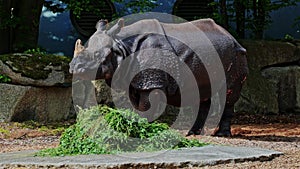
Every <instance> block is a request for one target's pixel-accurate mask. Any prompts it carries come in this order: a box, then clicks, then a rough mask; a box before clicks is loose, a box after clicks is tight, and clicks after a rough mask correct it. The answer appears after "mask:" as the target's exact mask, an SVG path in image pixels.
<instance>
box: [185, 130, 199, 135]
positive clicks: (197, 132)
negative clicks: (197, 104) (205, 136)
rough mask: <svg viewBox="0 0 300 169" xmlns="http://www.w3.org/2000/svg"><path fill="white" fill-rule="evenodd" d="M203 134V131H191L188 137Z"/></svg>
mask: <svg viewBox="0 0 300 169" xmlns="http://www.w3.org/2000/svg"><path fill="white" fill-rule="evenodd" d="M200 134H201V130H190V131H189V132H188V133H187V134H186V136H190V135H200Z"/></svg>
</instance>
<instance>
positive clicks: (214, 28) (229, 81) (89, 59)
mask: <svg viewBox="0 0 300 169" xmlns="http://www.w3.org/2000/svg"><path fill="white" fill-rule="evenodd" d="M190 24H192V25H194V26H195V27H196V28H197V29H198V30H200V31H201V32H202V33H204V35H205V36H206V37H207V38H208V40H209V42H210V43H211V44H212V46H213V47H214V49H215V50H216V52H217V54H218V58H219V59H220V60H221V63H222V66H223V67H222V70H223V71H224V72H225V76H226V81H225V82H223V81H219V82H213V83H219V84H222V83H225V86H226V89H225V90H226V91H227V92H226V102H225V108H224V112H223V114H222V117H221V120H220V123H219V127H218V129H217V131H216V132H215V133H214V135H216V136H231V127H230V126H231V119H232V116H233V112H234V104H235V103H236V102H237V100H238V98H239V96H240V92H241V89H242V85H243V83H244V81H245V79H246V76H247V74H248V66H247V60H246V50H245V49H244V48H243V47H242V46H241V45H240V44H239V43H238V42H237V40H235V39H234V38H233V37H232V36H231V35H230V34H229V33H228V32H227V31H226V30H225V29H223V28H222V27H221V26H219V25H217V24H216V23H215V22H214V21H213V20H212V19H200V20H195V21H192V22H190V23H189V22H187V23H178V24H171V23H168V24H167V23H161V22H159V21H158V20H156V19H144V20H140V21H137V22H135V23H133V24H130V25H127V26H124V20H123V19H120V20H119V21H118V22H117V23H116V24H115V25H114V26H112V27H111V28H110V29H107V22H106V21H105V20H100V21H99V22H98V23H97V25H96V28H97V31H96V32H95V33H94V34H93V35H92V36H91V37H90V38H89V40H88V41H87V42H86V44H85V46H83V45H82V44H81V40H77V41H76V44H75V50H74V58H73V59H72V61H71V63H70V73H72V74H73V75H76V76H77V77H81V78H82V79H90V80H94V79H105V80H106V82H107V83H108V84H109V85H110V82H111V80H112V78H113V76H114V73H115V71H116V70H117V69H118V67H119V66H120V64H121V63H122V61H123V60H124V59H126V57H128V56H129V55H131V54H135V55H134V57H133V60H135V61H134V62H135V64H138V65H140V66H141V65H143V63H144V62H147V60H149V59H150V58H153V57H154V58H155V57H156V55H155V54H154V53H155V52H154V53H153V54H152V55H151V52H150V53H149V52H146V53H145V52H139V51H142V50H146V49H161V50H164V51H169V52H171V53H174V55H172V56H170V59H168V63H164V62H160V63H158V64H160V65H162V66H164V67H167V68H169V67H170V69H173V68H174V67H176V64H178V62H180V61H181V62H184V63H185V65H187V66H188V67H189V68H190V70H191V71H192V73H193V75H194V78H195V80H196V82H197V85H198V89H199V93H200V99H199V101H200V107H199V109H198V110H199V112H198V115H197V118H196V121H195V123H194V124H193V127H192V128H191V129H190V131H189V132H188V134H187V135H192V134H195V135H197V134H200V133H201V130H202V128H203V126H204V121H205V119H206V117H207V114H208V109H209V106H210V104H211V96H212V93H211V83H212V82H211V81H210V77H209V75H208V72H207V70H206V68H207V67H206V66H205V65H204V64H203V62H202V60H201V58H199V57H197V56H195V55H196V54H195V52H194V51H193V50H192V49H191V48H190V47H189V45H188V44H186V43H182V42H181V39H180V38H181V35H182V34H186V33H189V36H193V35H195V34H196V32H191V31H193V30H192V29H190V28H189V25H190ZM171 35H175V36H171ZM177 35H178V36H177ZM184 36H187V35H184ZM184 36H182V38H184ZM190 39H192V41H193V42H191V43H190V44H192V45H193V46H194V47H195V48H201V50H203V49H204V50H205V48H206V47H205V45H207V44H206V42H204V43H203V42H202V43H201V41H202V39H195V38H190ZM186 40H189V38H186ZM187 43H189V42H187ZM204 53H205V51H204ZM206 53H207V54H208V55H209V53H210V51H208V52H206ZM174 56H175V57H174ZM152 61H153V59H152ZM129 63H130V62H129ZM210 66H212V67H213V66H214V65H213V64H212V65H210ZM216 66H217V65H216ZM133 67H134V66H133V65H132V66H131V65H129V66H128V68H127V69H128V70H127V71H129V72H130V71H131V70H130V69H131V68H133ZM173 71H175V74H176V73H177V74H178V73H181V74H182V73H184V72H178V71H177V72H176V69H175V70H173ZM91 72H94V73H91ZM181 77H184V75H181V76H179V79H180V78H181ZM176 80H178V79H176V77H170V74H168V73H165V72H164V71H162V70H159V69H147V70H143V71H142V73H139V74H138V75H136V76H135V77H134V78H133V79H132V81H131V82H130V84H129V88H130V90H129V96H130V99H131V102H132V104H133V105H134V106H135V107H136V108H137V109H138V110H140V111H145V110H147V109H149V107H150V101H149V94H150V93H151V91H153V90H155V89H160V90H162V91H164V93H165V95H166V98H167V103H168V104H170V105H173V106H180V101H181V97H180V90H179V88H180V87H179V84H177V83H176ZM183 84H186V85H188V84H189V83H188V82H185V83H183ZM127 87H128V86H127ZM187 92H194V91H193V90H190V91H187ZM190 103H191V104H192V103H193V100H191V101H190Z"/></svg>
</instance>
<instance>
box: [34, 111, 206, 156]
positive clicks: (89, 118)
mask: <svg viewBox="0 0 300 169" xmlns="http://www.w3.org/2000/svg"><path fill="white" fill-rule="evenodd" d="M204 145H206V144H205V143H201V142H199V141H198V140H189V139H187V138H185V137H183V136H182V135H181V134H179V133H178V132H177V131H175V130H173V129H170V128H169V127H168V125H167V124H164V123H157V122H152V123H148V121H147V119H145V118H140V117H139V115H137V114H136V113H133V112H132V111H129V110H119V109H113V108H109V107H107V106H95V107H92V108H90V109H86V110H80V111H79V113H78V116H77V123H76V124H74V125H73V126H71V127H70V128H68V129H66V130H65V131H64V133H63V134H62V136H61V138H60V144H59V146H58V147H57V148H54V149H46V150H42V151H41V152H39V153H38V154H37V155H42V156H45V155H50V156H63V155H76V154H112V153H120V152H142V151H158V150H165V149H174V148H182V147H193V146H204Z"/></svg>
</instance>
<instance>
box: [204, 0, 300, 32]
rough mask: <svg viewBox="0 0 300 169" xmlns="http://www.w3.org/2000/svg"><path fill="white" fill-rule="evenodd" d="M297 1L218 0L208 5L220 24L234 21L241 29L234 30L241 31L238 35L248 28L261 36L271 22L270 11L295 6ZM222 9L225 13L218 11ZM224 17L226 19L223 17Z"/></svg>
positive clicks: (298, 0)
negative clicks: (212, 9)
mask: <svg viewBox="0 0 300 169" xmlns="http://www.w3.org/2000/svg"><path fill="white" fill-rule="evenodd" d="M221 1H226V5H225V6H222V3H221ZM297 2H300V0H277V1H271V0H219V1H217V2H213V3H211V4H210V5H212V6H213V7H214V9H215V12H214V15H213V18H214V19H215V20H216V21H217V22H218V23H220V24H221V25H229V24H228V22H234V23H236V25H237V27H240V29H242V30H236V32H239V31H240V32H241V33H238V34H239V36H243V35H241V34H243V33H244V32H245V30H250V32H252V33H253V37H255V38H262V35H263V31H264V30H265V29H267V28H268V27H269V25H270V24H271V23H272V20H271V17H270V13H271V12H272V11H275V10H278V9H280V8H284V7H288V6H296V5H297ZM223 5H224V3H223ZM222 10H223V11H224V10H225V13H226V15H224V14H222V13H220V11H222ZM225 17H227V19H224V18H225ZM227 29H229V30H230V29H231V28H227Z"/></svg>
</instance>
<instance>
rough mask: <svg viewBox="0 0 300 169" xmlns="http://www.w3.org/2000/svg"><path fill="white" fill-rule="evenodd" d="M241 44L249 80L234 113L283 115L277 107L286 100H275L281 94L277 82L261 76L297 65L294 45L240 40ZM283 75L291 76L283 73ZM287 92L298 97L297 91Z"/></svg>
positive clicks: (299, 50)
mask: <svg viewBox="0 0 300 169" xmlns="http://www.w3.org/2000/svg"><path fill="white" fill-rule="evenodd" d="M241 43H242V45H243V46H244V47H245V48H246V49H247V55H248V56H247V60H248V66H249V76H248V78H247V80H246V83H245V85H244V87H243V89H242V93H241V97H240V99H239V101H238V102H237V104H236V106H235V109H236V111H243V112H249V113H270V112H271V113H279V112H281V111H283V109H282V108H280V107H282V105H283V104H284V103H283V102H285V100H286V99H283V98H280V99H279V98H278V96H279V94H278V92H279V91H280V90H281V89H279V88H278V85H277V84H278V83H277V81H278V78H277V77H275V76H272V77H269V78H266V77H265V75H266V73H262V70H264V69H268V68H272V67H278V66H280V67H289V66H293V65H297V64H299V61H300V47H299V46H297V44H293V43H289V42H280V41H253V40H242V41H241ZM286 73H291V72H289V71H286ZM263 74H264V76H263ZM290 76H293V75H287V77H290ZM273 77H274V78H275V79H273ZM281 83H282V85H283V83H285V85H284V86H289V82H287V81H281ZM293 90H294V89H293ZM289 92H292V93H299V92H300V91H297V90H296V89H295V90H294V91H291V90H290V91H289ZM294 98H295V97H294ZM294 102H296V101H294ZM290 112H291V111H290ZM291 113H292V112H291Z"/></svg>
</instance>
